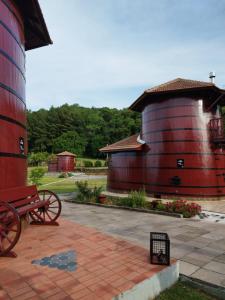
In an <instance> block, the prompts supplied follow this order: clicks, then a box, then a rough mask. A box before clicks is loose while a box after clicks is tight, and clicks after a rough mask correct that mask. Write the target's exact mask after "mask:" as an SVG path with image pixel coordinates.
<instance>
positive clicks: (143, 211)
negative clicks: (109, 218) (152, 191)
mask: <svg viewBox="0 0 225 300" xmlns="http://www.w3.org/2000/svg"><path fill="white" fill-rule="evenodd" d="M63 201H64V202H69V203H75V204H84V205H93V206H100V207H106V208H115V209H123V210H130V211H137V212H142V213H147V214H155V215H163V216H168V217H173V218H183V215H182V214H178V213H169V212H166V211H160V210H150V209H145V208H132V207H127V206H117V205H105V204H101V203H93V202H81V201H78V200H70V199H65V200H63Z"/></svg>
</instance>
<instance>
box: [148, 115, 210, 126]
mask: <svg viewBox="0 0 225 300" xmlns="http://www.w3.org/2000/svg"><path fill="white" fill-rule="evenodd" d="M198 117H201V115H181V116H171V117H161V118H156V119H152V120H148V121H146V122H143V125H144V124H148V123H150V122H154V121H159V120H167V119H178V118H198ZM208 117H209V118H211V116H208Z"/></svg>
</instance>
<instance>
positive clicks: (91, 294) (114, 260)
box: [0, 219, 175, 300]
mask: <svg viewBox="0 0 225 300" xmlns="http://www.w3.org/2000/svg"><path fill="white" fill-rule="evenodd" d="M71 250H75V251H76V256H77V263H78V267H77V269H76V271H74V272H68V271H64V270H59V269H57V268H49V267H48V266H40V265H35V264H31V261H33V260H34V259H35V260H36V259H41V258H43V257H46V256H51V255H53V254H58V253H61V252H65V251H71ZM15 251H16V253H17V254H18V257H17V258H15V259H13V258H4V257H3V258H0V299H4V300H5V299H16V300H20V299H21V300H28V299H34V300H35V299H54V300H58V299H81V300H85V299H88V300H92V299H101V300H104V299H112V298H113V297H114V296H116V295H119V294H121V293H122V292H124V291H126V290H130V289H132V288H133V287H134V286H136V285H137V284H139V283H141V282H143V281H144V280H146V279H148V278H152V277H154V275H155V274H156V273H158V272H161V271H162V270H165V269H168V267H164V266H155V265H150V264H149V262H148V255H149V253H148V251H147V250H146V249H144V248H142V247H139V246H136V245H133V244H131V243H129V242H127V241H123V240H121V239H118V238H115V237H112V236H109V235H106V234H102V233H100V232H98V231H97V230H95V229H93V228H90V227H86V226H83V225H80V224H77V223H74V222H71V221H67V220H64V219H60V226H58V227H54V226H28V228H26V229H25V230H24V231H23V233H22V236H21V239H20V241H19V243H18V244H17V245H16V247H15ZM173 263H175V261H173ZM135 299H136V298H135Z"/></svg>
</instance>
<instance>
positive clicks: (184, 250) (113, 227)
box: [62, 202, 225, 287]
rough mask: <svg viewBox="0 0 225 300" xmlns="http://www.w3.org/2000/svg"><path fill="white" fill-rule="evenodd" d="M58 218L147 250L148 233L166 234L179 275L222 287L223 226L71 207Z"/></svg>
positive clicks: (224, 278)
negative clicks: (91, 228)
mask: <svg viewBox="0 0 225 300" xmlns="http://www.w3.org/2000/svg"><path fill="white" fill-rule="evenodd" d="M62 217H64V218H67V219H69V220H72V221H76V222H78V223H80V224H84V225H88V226H92V227H95V228H97V229H98V230H100V231H102V232H105V233H109V234H112V235H115V236H119V237H122V238H124V239H127V240H130V241H132V242H134V243H136V244H139V245H142V246H144V247H145V248H147V249H149V232H150V231H162V232H167V233H168V234H169V236H170V239H171V256H172V257H174V258H177V259H180V261H181V270H180V271H181V273H182V274H185V275H187V276H192V277H195V278H198V279H201V280H204V281H208V282H211V283H213V284H217V285H220V286H223V287H225V225H224V224H218V223H215V224H213V223H212V224H211V223H207V222H206V221H202V220H190V219H177V218H172V217H167V216H161V215H152V214H145V213H137V212H131V211H126V210H119V209H109V208H102V207H95V206H88V205H78V204H73V203H66V202H64V203H63V211H62Z"/></svg>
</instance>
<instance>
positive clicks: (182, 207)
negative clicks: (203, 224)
mask: <svg viewBox="0 0 225 300" xmlns="http://www.w3.org/2000/svg"><path fill="white" fill-rule="evenodd" d="M150 206H151V208H152V209H156V210H163V211H167V212H173V213H179V214H182V215H183V217H184V218H191V217H194V216H196V215H198V214H200V212H201V206H200V205H198V204H197V203H194V202H192V203H189V202H187V201H186V200H174V201H172V202H166V203H162V201H158V200H154V201H152V202H150Z"/></svg>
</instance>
